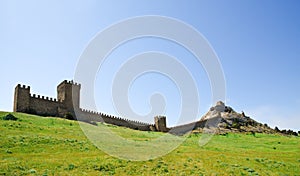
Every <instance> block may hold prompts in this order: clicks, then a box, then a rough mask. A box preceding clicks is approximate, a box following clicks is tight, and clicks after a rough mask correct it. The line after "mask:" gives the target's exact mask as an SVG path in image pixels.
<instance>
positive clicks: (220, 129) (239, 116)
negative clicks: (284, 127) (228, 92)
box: [200, 101, 275, 133]
mask: <svg viewBox="0 0 300 176" xmlns="http://www.w3.org/2000/svg"><path fill="white" fill-rule="evenodd" d="M210 119H218V122H217V123H215V124H214V125H212V126H208V128H215V129H216V131H217V133H226V132H258V133H275V130H274V129H272V128H270V127H268V125H267V124H265V125H263V124H261V123H259V122H257V121H255V120H253V119H251V118H250V117H248V116H246V115H245V113H244V112H241V113H237V112H236V111H234V110H233V109H232V108H231V107H229V106H226V105H225V104H224V103H223V102H221V101H219V102H217V104H216V105H215V106H214V107H211V108H210V110H209V111H208V112H207V113H206V114H205V115H204V116H203V117H202V118H201V120H200V121H205V120H206V121H209V120H210Z"/></svg>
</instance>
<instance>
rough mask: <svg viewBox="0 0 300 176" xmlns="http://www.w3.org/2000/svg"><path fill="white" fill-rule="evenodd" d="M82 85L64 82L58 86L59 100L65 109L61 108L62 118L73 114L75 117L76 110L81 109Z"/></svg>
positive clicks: (59, 111)
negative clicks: (67, 114)
mask: <svg viewBox="0 0 300 176" xmlns="http://www.w3.org/2000/svg"><path fill="white" fill-rule="evenodd" d="M80 88H81V85H80V84H77V83H73V81H67V80H65V81H63V82H61V83H60V84H59V85H58V86H57V100H58V101H59V102H61V103H62V105H63V106H64V108H60V109H59V110H58V113H59V114H60V116H62V115H65V114H66V113H71V114H72V115H73V117H75V110H77V109H79V105H80V104H79V103H80Z"/></svg>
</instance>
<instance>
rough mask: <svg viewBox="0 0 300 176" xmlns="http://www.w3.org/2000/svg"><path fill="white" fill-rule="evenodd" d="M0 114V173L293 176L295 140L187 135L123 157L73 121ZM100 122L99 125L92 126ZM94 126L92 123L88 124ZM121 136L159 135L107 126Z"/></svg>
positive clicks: (297, 154) (297, 152) (299, 142)
mask: <svg viewBox="0 0 300 176" xmlns="http://www.w3.org/2000/svg"><path fill="white" fill-rule="evenodd" d="M7 114H8V113H7V112H0V130H1V133H0V136H1V140H0V175H297V174H298V175H299V173H300V167H299V166H300V138H299V137H295V136H282V135H276V134H261V133H249V134H247V133H244V134H242V133H230V132H229V133H227V134H225V135H224V134H223V135H215V136H213V138H212V139H211V140H210V141H209V143H207V144H206V145H204V146H199V145H198V143H199V139H200V137H201V134H192V135H189V136H183V137H187V138H186V140H185V142H184V143H182V144H181V145H180V146H179V147H178V148H177V149H175V150H174V151H172V152H171V153H169V154H167V155H165V156H164V157H161V158H156V159H153V160H148V161H128V160H122V159H118V158H114V157H111V156H109V155H107V154H105V153H104V152H102V151H100V150H99V149H97V148H96V147H95V146H94V145H93V144H92V143H91V142H90V141H89V140H88V139H87V138H86V137H85V135H84V134H83V132H82V131H81V128H80V126H79V124H78V123H81V122H76V121H69V120H65V119H60V118H51V117H40V116H35V115H28V114H22V113H12V114H13V115H14V116H15V117H16V118H17V119H11V120H4V119H3V117H4V116H6V115H7ZM98 125H104V124H98ZM93 127H95V126H93ZM107 127H108V128H109V129H111V130H112V131H114V132H115V133H116V134H119V135H120V136H122V137H124V138H130V139H134V140H145V141H146V140H152V139H155V138H158V137H160V136H161V135H163V133H158V132H143V131H136V130H130V129H127V128H122V127H116V126H112V125H107Z"/></svg>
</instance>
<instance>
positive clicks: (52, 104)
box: [29, 94, 60, 116]
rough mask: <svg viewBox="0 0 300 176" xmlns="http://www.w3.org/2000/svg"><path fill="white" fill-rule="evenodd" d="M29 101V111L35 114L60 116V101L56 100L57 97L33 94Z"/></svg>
mask: <svg viewBox="0 0 300 176" xmlns="http://www.w3.org/2000/svg"><path fill="white" fill-rule="evenodd" d="M29 102H30V103H29V111H31V112H32V113H34V114H37V115H42V116H58V108H59V106H60V102H58V101H56V99H53V98H48V97H44V96H40V95H38V96H36V95H35V94H33V96H31V97H30V101H29Z"/></svg>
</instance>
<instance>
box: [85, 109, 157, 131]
mask: <svg viewBox="0 0 300 176" xmlns="http://www.w3.org/2000/svg"><path fill="white" fill-rule="evenodd" d="M80 119H84V120H87V121H95V122H102V123H103V122H104V123H108V124H113V125H117V126H124V127H127V128H131V129H136V130H142V131H151V130H153V127H154V125H152V124H148V123H142V122H138V121H134V120H128V119H123V118H120V117H115V116H112V115H107V114H104V113H98V112H93V111H89V110H85V109H80ZM151 126H153V127H151Z"/></svg>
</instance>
